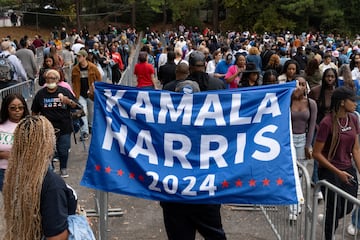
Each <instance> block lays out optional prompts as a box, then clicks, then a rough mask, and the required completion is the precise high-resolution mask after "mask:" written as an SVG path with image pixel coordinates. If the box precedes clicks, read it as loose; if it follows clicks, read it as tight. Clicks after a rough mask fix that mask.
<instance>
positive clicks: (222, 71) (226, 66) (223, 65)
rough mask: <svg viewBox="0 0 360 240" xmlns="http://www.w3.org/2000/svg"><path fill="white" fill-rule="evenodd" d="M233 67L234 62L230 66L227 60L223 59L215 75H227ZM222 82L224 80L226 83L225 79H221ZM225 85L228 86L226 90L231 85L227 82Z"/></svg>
mask: <svg viewBox="0 0 360 240" xmlns="http://www.w3.org/2000/svg"><path fill="white" fill-rule="evenodd" d="M231 65H233V62H232V61H231V63H229V64H228V63H227V62H226V60H224V59H223V60H221V61H220V62H219V63H218V64H217V65H216V68H215V73H219V74H226V73H227V71H228V69H229V67H230V66H231ZM220 80H223V81H224V82H225V79H224V77H221V78H220ZM225 84H226V88H229V84H228V83H226V82H225Z"/></svg>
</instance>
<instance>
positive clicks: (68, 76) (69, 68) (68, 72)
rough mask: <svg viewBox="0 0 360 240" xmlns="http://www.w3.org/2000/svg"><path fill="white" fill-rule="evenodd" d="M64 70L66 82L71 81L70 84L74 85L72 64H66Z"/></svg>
mask: <svg viewBox="0 0 360 240" xmlns="http://www.w3.org/2000/svg"><path fill="white" fill-rule="evenodd" d="M62 70H63V72H64V78H65V80H66V82H67V83H69V84H70V86H71V87H72V79H71V71H72V66H71V65H67V66H64V67H62Z"/></svg>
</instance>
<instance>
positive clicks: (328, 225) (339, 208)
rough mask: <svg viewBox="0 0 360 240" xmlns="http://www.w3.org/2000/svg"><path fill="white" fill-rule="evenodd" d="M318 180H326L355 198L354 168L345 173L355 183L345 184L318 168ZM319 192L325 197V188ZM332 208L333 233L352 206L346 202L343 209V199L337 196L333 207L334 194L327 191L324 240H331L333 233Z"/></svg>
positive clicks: (328, 171) (323, 169)
mask: <svg viewBox="0 0 360 240" xmlns="http://www.w3.org/2000/svg"><path fill="white" fill-rule="evenodd" d="M318 171H319V179H320V180H322V179H324V180H326V181H328V182H329V183H331V184H333V185H335V186H336V187H338V188H340V189H342V190H344V191H345V192H347V193H349V194H350V195H352V196H354V197H357V190H358V184H357V176H356V170H355V168H353V167H352V168H349V169H346V170H345V171H346V172H348V173H349V174H351V175H352V176H353V177H354V180H355V182H356V184H355V183H351V184H347V183H345V182H342V181H341V180H340V178H339V177H338V176H337V175H336V174H334V173H333V172H331V171H330V170H328V169H326V168H319V170H318ZM321 192H322V193H323V195H324V196H325V188H324V187H322V188H321ZM334 208H335V209H336V210H335V213H336V216H335V228H334V233H335V231H336V229H337V227H338V225H339V219H341V218H342V217H344V216H345V215H346V214H349V213H350V212H351V211H352V209H353V204H352V203H351V202H349V201H348V202H347V207H346V209H345V199H344V198H343V197H340V196H339V195H338V196H337V202H336V206H335V193H334V192H333V191H330V190H329V191H328V195H327V202H326V210H325V211H326V218H325V239H326V240H332V236H333V232H332V228H333V218H334Z"/></svg>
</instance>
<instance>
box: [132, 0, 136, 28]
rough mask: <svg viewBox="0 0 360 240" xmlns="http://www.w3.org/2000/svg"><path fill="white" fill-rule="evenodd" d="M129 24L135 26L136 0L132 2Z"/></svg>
mask: <svg viewBox="0 0 360 240" xmlns="http://www.w3.org/2000/svg"><path fill="white" fill-rule="evenodd" d="M131 25H132V26H133V27H135V26H136V1H134V2H133V3H132V7H131Z"/></svg>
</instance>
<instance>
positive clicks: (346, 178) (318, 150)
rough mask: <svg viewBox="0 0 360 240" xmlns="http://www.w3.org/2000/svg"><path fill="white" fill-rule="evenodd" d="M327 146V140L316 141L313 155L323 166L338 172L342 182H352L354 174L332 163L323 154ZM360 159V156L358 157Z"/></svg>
mask: <svg viewBox="0 0 360 240" xmlns="http://www.w3.org/2000/svg"><path fill="white" fill-rule="evenodd" d="M324 146H325V142H319V141H315V144H314V149H313V157H314V159H316V160H317V161H318V162H319V165H320V166H321V167H324V168H327V169H328V170H330V171H331V172H333V173H334V174H336V175H337V176H338V177H339V178H340V180H341V181H342V182H346V183H348V184H351V179H352V176H351V175H350V174H349V173H347V172H346V171H342V170H340V169H338V168H337V167H335V166H334V165H332V164H331V162H329V161H328V159H327V158H326V157H325V156H324V155H323V154H322V150H323V148H324ZM357 159H358V161H360V158H357Z"/></svg>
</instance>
